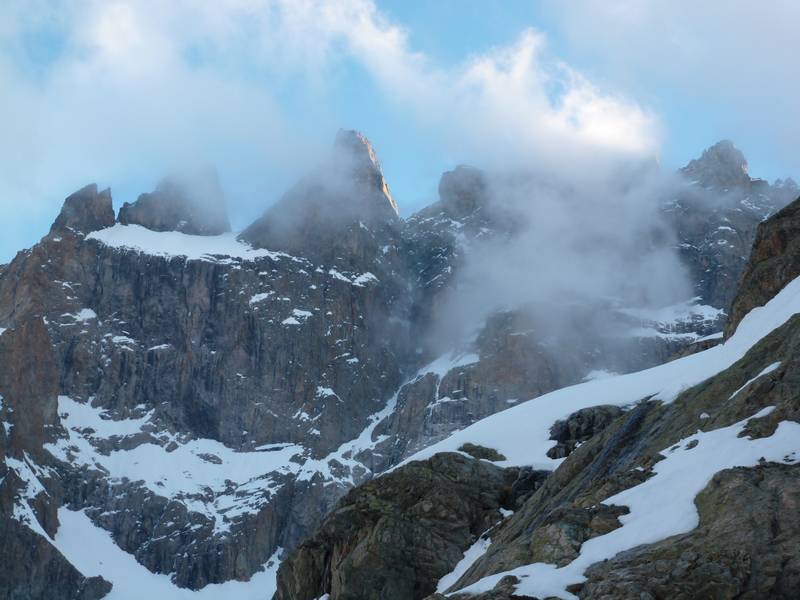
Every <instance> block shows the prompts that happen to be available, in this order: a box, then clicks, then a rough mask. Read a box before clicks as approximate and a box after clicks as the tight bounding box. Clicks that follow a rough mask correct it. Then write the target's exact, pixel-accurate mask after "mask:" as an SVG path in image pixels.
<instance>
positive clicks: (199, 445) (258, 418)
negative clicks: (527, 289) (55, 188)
mask: <svg viewBox="0 0 800 600" xmlns="http://www.w3.org/2000/svg"><path fill="white" fill-rule="evenodd" d="M211 188H212V189H213V188H214V186H211ZM212 196H213V197H214V198H221V192H220V193H219V194H217V193H214V194H212ZM204 200H207V198H206V199H200V200H197V201H196V200H194V199H193V198H192V195H191V193H189V192H187V190H185V189H181V188H180V187H176V186H175V185H174V184H173V183H169V182H168V183H165V184H162V185H160V186H159V187H158V188H157V190H156V191H155V192H153V193H152V194H149V195H144V196H143V197H140V199H139V200H137V202H136V203H134V204H130V205H125V206H123V208H122V209H121V210H120V214H119V215H118V216H117V217H115V215H114V212H113V208H112V203H111V196H110V193H109V192H108V191H105V192H98V191H97V188H96V186H88V187H87V188H84V189H83V190H81V191H79V192H77V193H76V194H74V195H73V196H70V197H69V198H68V199H67V200H66V201H65V204H64V208H63V210H62V213H61V214H60V215H59V217H58V218H57V219H56V222H55V223H54V225H53V228H52V229H51V231H50V233H49V234H48V235H47V236H45V238H43V239H42V241H41V242H40V243H39V244H37V245H36V246H34V248H32V249H31V250H28V251H24V252H22V253H20V254H19V255H18V256H17V257H16V258H15V259H14V261H13V262H12V263H11V264H9V265H7V266H4V267H2V268H0V348H4V345H5V344H11V345H10V346H8V347H7V349H6V350H4V355H5V353H6V352H7V353H8V355H9V356H12V355H13V356H14V357H15V360H17V359H18V360H19V361H28V362H19V363H15V362H5V363H4V364H2V365H0V395H2V396H3V397H4V398H5V399H6V400H5V401H4V404H3V409H2V411H1V412H0V416H2V418H3V419H4V420H5V422H6V424H7V426H6V434H7V435H6V437H5V438H3V444H4V446H3V448H5V450H4V452H5V455H4V456H6V457H7V458H6V459H5V462H4V465H5V467H4V468H5V469H6V470H7V472H8V474H9V475H8V476H7V477H5V479H4V480H3V482H2V483H0V494H2V496H0V498H4V499H5V500H4V503H3V504H2V510H3V514H4V515H5V517H4V520H5V521H8V524H9V525H8V526H9V530H8V536H9V537H8V539H9V540H11V541H10V543H9V544H8V548H9V551H10V552H17V551H21V550H20V549H22V548H30V539H31V537H30V536H31V535H34V536H38V537H35V538H34V539H36V540H37V544H38V545H39V546H41V548H44V549H46V550H41V551H39V550H37V551H36V553H35V556H32V557H31V561H30V562H31V564H32V565H34V564H35V565H39V567H36V568H40V569H42V572H45V571H46V572H47V573H48V574H52V575H49V576H51V577H53V578H54V584H58V585H59V586H61V587H63V589H64V594H65V596H64V597H72V596H70V595H69V594H72V593H73V592H74V593H75V594H84V595H85V596H84V597H86V598H92V597H100V596H101V595H102V594H103V593H105V591H107V589H108V583H107V582H103V581H101V580H99V579H97V578H91V577H90V578H86V577H84V576H83V575H82V574H81V573H80V572H78V571H76V570H75V569H74V567H72V566H71V565H70V564H69V562H68V561H67V560H66V559H64V557H62V556H61V555H60V554H59V553H58V552H57V551H56V550H55V549H54V546H53V545H52V544H51V541H52V540H53V538H54V536H55V534H56V533H57V531H58V524H57V523H58V514H59V511H64V510H72V511H75V510H81V511H84V513H85V514H86V515H87V516H88V518H89V519H90V520H91V522H92V523H93V524H94V526H96V527H98V528H100V529H101V530H103V531H108V532H109V533H110V534H111V536H112V537H113V539H114V541H115V543H116V544H117V545H118V546H119V547H120V548H122V549H123V550H125V551H126V552H129V553H131V554H133V555H134V556H135V557H136V559H137V560H138V562H139V563H140V564H142V565H144V566H145V567H146V568H147V569H149V570H150V571H153V572H156V573H163V574H166V575H169V577H171V579H172V581H173V582H174V583H175V584H176V585H178V586H181V587H188V588H191V589H200V588H203V587H205V586H207V585H210V584H216V583H221V582H224V581H228V580H240V581H244V580H247V579H249V578H250V577H251V576H253V575H254V574H257V573H258V572H259V571H260V569H262V568H263V566H264V565H266V564H269V561H270V560H271V559H272V558H273V557H274V556H275V555H276V553H279V552H280V549H281V548H283V549H286V550H288V549H291V548H294V547H297V545H298V544H299V543H300V542H301V540H303V539H304V538H306V536H308V535H309V534H310V533H311V532H313V531H315V530H316V528H317V526H318V525H319V524H320V521H321V519H322V516H323V515H325V514H327V513H328V512H330V511H331V510H333V509H334V507H335V506H336V503H337V501H338V500H339V499H340V498H341V497H342V496H343V495H344V494H345V493H346V492H347V491H348V490H350V489H351V488H352V487H353V486H355V485H357V484H359V483H362V482H364V481H367V480H369V479H370V478H371V477H372V476H373V475H374V474H376V473H380V472H383V471H385V470H386V469H388V468H390V467H391V466H393V465H396V464H397V463H399V462H401V461H402V460H404V459H406V458H407V457H409V456H411V455H413V454H414V452H416V451H418V450H420V449H422V448H425V447H427V446H429V445H430V444H432V443H434V442H437V441H439V440H442V439H445V438H446V437H447V436H448V435H449V434H451V433H452V432H453V431H455V430H458V429H462V428H464V427H466V426H468V425H470V424H472V423H475V422H477V421H479V420H480V419H482V418H484V417H487V416H489V415H492V414H494V413H497V412H499V411H502V410H504V409H506V408H508V407H510V406H514V405H515V404H517V403H518V402H520V401H523V400H527V399H529V398H532V397H536V396H540V395H542V394H545V393H547V392H549V391H552V390H554V389H558V388H561V387H564V386H566V385H570V384H573V383H578V382H580V381H581V380H582V379H584V378H585V377H586V376H588V375H589V374H590V373H591V372H592V371H593V370H596V369H602V368H606V369H607V370H609V371H612V370H613V371H617V372H626V371H631V370H636V369H637V368H641V367H642V366H649V365H652V364H657V363H659V362H663V361H664V360H666V359H667V358H668V357H669V356H671V355H672V354H674V352H676V351H679V350H680V349H682V348H684V347H686V345H687V343H689V342H693V341H695V340H697V339H698V338H702V337H703V336H705V335H706V334H708V333H711V332H712V331H713V328H714V327H715V325H716V321H715V319H713V318H712V319H706V318H704V317H703V316H702V315H701V316H698V315H692V313H691V311H684V314H687V315H690V316H688V317H687V320H686V321H680V320H678V321H675V320H666V321H658V320H652V319H650V318H649V317H642V316H640V315H627V316H624V317H621V318H622V319H623V323H624V324H625V326H626V327H631V328H637V327H641V326H645V327H647V328H649V330H651V331H653V332H656V333H657V334H658V335H650V334H648V336H646V338H643V339H636V340H635V341H634V344H636V345H638V348H637V349H636V350H635V351H634V352H631V353H629V354H630V356H631V357H632V358H626V359H625V361H622V362H619V363H613V364H612V363H610V362H609V361H608V359H607V357H608V356H609V353H608V352H605V351H604V350H603V349H599V350H597V349H596V350H594V351H593V352H592V353H591V354H590V355H587V354H585V353H584V352H582V351H578V352H577V353H576V354H575V355H574V356H569V357H565V356H556V355H553V354H552V353H548V352H547V351H546V350H545V349H544V348H543V346H542V344H541V340H540V339H539V338H538V337H537V334H536V331H535V328H532V327H531V323H529V322H528V321H527V317H526V314H525V312H524V311H506V312H502V313H498V314H495V315H492V316H491V317H490V318H489V319H488V320H487V321H486V322H485V323H483V324H480V327H479V329H478V335H477V337H476V338H475V339H474V340H473V341H472V342H470V343H468V344H467V345H466V346H465V347H459V348H456V349H448V350H447V351H445V352H444V354H437V353H433V354H432V352H433V351H432V350H431V348H429V347H427V346H426V345H425V344H422V345H420V344H419V341H420V340H421V339H422V336H421V333H422V332H424V331H426V329H427V328H429V325H430V323H431V322H432V321H433V320H434V319H435V318H436V310H437V306H438V302H439V299H440V298H441V294H442V293H444V292H446V291H447V290H448V289H449V288H450V287H451V286H452V285H453V282H454V277H455V276H456V275H457V273H458V271H459V268H460V266H461V265H462V264H463V261H464V260H466V257H467V254H468V252H469V248H470V244H471V243H473V242H474V241H475V240H480V239H481V238H483V237H487V236H494V237H498V238H503V237H504V236H511V235H513V234H514V224H513V219H509V218H508V215H504V214H503V213H502V212H499V211H497V210H494V208H493V206H492V197H491V188H490V186H489V185H488V184H487V181H486V176H485V174H483V173H482V172H481V171H479V170H478V169H474V168H468V167H460V168H458V169H456V170H454V171H452V172H449V173H446V174H445V175H444V176H443V177H442V182H441V185H440V201H439V202H438V203H437V204H435V205H433V206H431V207H429V208H428V209H424V210H423V211H421V212H420V213H417V214H416V215H414V216H412V217H410V218H409V219H407V220H402V219H400V218H399V217H398V215H397V206H396V204H395V202H394V200H393V199H392V197H391V194H390V193H389V191H388V186H387V185H386V182H385V179H384V177H383V174H382V171H381V169H380V165H379V163H378V161H377V158H376V156H375V152H374V150H373V149H372V147H371V145H370V144H369V142H368V141H367V140H366V139H365V138H364V137H363V136H361V135H360V134H357V133H355V132H342V133H340V135H339V136H338V137H337V141H336V143H335V144H334V148H333V151H332V153H331V156H330V158H329V159H328V160H327V161H326V162H325V163H324V164H323V165H321V166H320V167H319V168H318V169H315V170H314V171H313V172H312V173H310V174H309V175H308V176H307V177H306V178H304V179H303V180H302V181H301V182H300V183H299V184H298V185H297V186H295V187H294V188H293V189H292V190H290V191H289V192H287V194H286V195H285V196H284V197H283V198H282V199H281V200H280V201H279V202H278V203H277V204H276V205H274V206H273V207H272V208H271V209H270V210H268V211H267V213H266V214H265V215H264V217H263V218H262V219H260V220H258V221H257V222H256V223H254V224H253V225H252V226H251V227H250V228H248V229H247V230H245V232H243V233H242V234H241V236H239V239H238V240H237V239H236V238H235V237H234V236H233V235H231V234H226V233H225V232H226V231H227V229H229V226H228V225H227V216H224V218H221V217H220V214H219V213H215V211H211V217H209V216H208V215H209V213H208V212H207V211H204V210H203V209H204V208H207V202H205V201H204ZM212 204H213V206H215V207H216V206H217V204H215V203H212ZM29 332H36V333H35V335H34V334H33V333H29ZM20 336H21V337H20ZM32 336H33V337H32ZM15 340H16V341H15ZM578 345H579V344H578ZM420 346H422V347H420ZM34 364H37V365H40V368H45V366H46V372H47V376H46V377H42V376H40V375H37V373H39V371H37V370H36V369H35V368H34V366H33V365H34ZM34 379H35V380H37V385H45V384H46V386H47V387H46V389H43V388H41V387H33V388H30V387H25V386H30V381H33V380H34ZM20 402H24V403H25V404H24V405H22V404H19V403H20ZM21 406H24V410H21V409H20V407H21ZM606 421H607V419H606V418H600V419H590V420H589V421H587V422H586V423H589V422H590V423H591V425H587V424H586V423H584V420H583V419H581V418H578V417H576V419H575V420H573V421H571V423H572V424H567V425H566V426H565V432H562V433H563V434H558V436H557V437H558V438H559V444H561V447H562V453H564V454H569V453H571V452H572V450H574V448H576V447H578V446H580V447H581V448H582V447H583V446H584V445H586V443H588V441H590V439H591V438H592V437H593V436H595V435H596V433H597V432H596V431H595V430H596V429H600V426H601V425H608V424H607V422H606ZM9 432H10V437H8V434H9ZM15 432H16V433H15ZM554 435H556V434H554ZM587 436H589V437H587ZM561 438H563V439H561ZM449 460H451V461H453V460H454V461H456V464H457V465H458V466H457V467H454V466H452V465H451V464H450V463H446V464H441V465H439V464H438V463H436V464H437V465H438V466H437V467H436V469H440V470H441V469H443V470H444V472H445V473H447V474H448V475H447V477H445V479H447V478H448V477H455V478H456V479H458V478H459V477H462V475H457V476H456V475H453V472H455V473H462V472H468V473H472V474H470V475H463V477H465V478H466V480H468V481H471V479H470V478H473V477H475V473H478V474H480V477H479V479H481V478H483V477H484V476H485V477H486V478H487V480H488V481H491V480H493V479H492V478H497V477H500V475H497V474H498V473H501V471H499V470H498V469H499V468H494V467H492V468H489V470H488V471H486V473H484V472H483V471H484V470H485V469H484V468H483V466H481V465H479V466H477V467H476V466H474V465H472V463H470V462H465V461H464V460H462V459H461V458H460V457H458V456H457V457H454V458H451V459H449ZM154 461H155V463H154ZM139 463H141V464H144V465H150V464H158V465H159V469H158V472H153V470H152V469H150V468H144V469H138V468H136V467H135V465H136V464H139ZM26 465H27V466H26ZM404 468H405V467H404ZM432 468H433V467H432ZM436 469H434V471H436ZM452 469H455V471H452ZM401 470H402V469H401ZM186 472H189V473H190V476H186V475H185V473H186ZM398 472H400V471H398ZM437 472H439V471H437ZM439 474H440V475H441V473H439ZM520 476H521V474H520V472H519V471H517V472H511V474H510V475H509V473H505V472H503V473H502V477H501V478H502V479H503V481H506V479H507V478H508V477H511V478H512V479H514V481H517V480H518V479H520ZM430 477H434V478H438V477H439V475H436V473H434V474H433V475H430ZM526 477H527V478H525V477H523V478H522V479H524V480H525V481H528V482H529V484H530V486H532V487H530V489H529V488H526V487H525V485H528V484H527V483H526V484H524V485H523V484H517V488H518V489H524V490H527V491H528V492H530V491H531V490H532V489H533V487H535V486H534V485H533V484H534V483H536V485H538V483H537V482H540V478H539V477H538V476H534V475H530V474H529V476H526ZM531 478H532V479H531ZM438 480H439V479H437V481H438ZM15 482H16V483H15ZM442 485H445V484H444V483H443V484H442ZM520 485H522V487H521V488H520ZM511 487H512V489H513V488H514V484H513V483H512V484H511ZM366 489H371V488H366ZM442 489H444V488H442ZM370 493H372V492H370ZM375 493H378V494H379V495H380V493H379V492H377V491H376V492H375ZM491 493H495V492H491ZM526 493H527V492H526ZM503 494H505V495H503ZM503 494H501V496H502V499H501V500H492V501H491V502H489V504H488V505H490V506H494V505H495V504H497V506H498V507H507V506H511V504H514V506H516V503H517V501H518V500H520V499H521V498H522V496H521V495H519V494H518V493H517V492H514V494H517V495H514V494H512V496H513V499H510V498H511V497H509V496H508V495H507V494H506V493H505V492H504V493H503ZM355 497H356V498H358V497H359V496H358V493H356V496H355ZM498 497H499V496H498ZM389 500H390V498H389ZM493 502H494V503H495V504H492V503H493ZM509 503H511V504H509ZM488 505H487V506H488ZM411 506H416V505H415V504H413V503H412V504H411V505H409V507H411ZM409 507H406V508H409ZM406 508H404V509H403V510H402V511H400V512H401V513H403V512H404V511H405V510H406ZM337 510H338V509H337ZM491 510H493V511H495V512H492V513H491V514H492V516H491V518H489V517H485V516H484V517H481V519H483V520H482V521H481V524H480V527H483V525H485V524H486V523H485V522H484V521H486V519H489V520H491V521H492V522H494V519H495V517H496V516H497V515H496V512H497V510H499V509H494V508H492V509H491ZM503 510H511V509H510V508H503ZM490 512H491V511H490ZM601 517H602V519H605V518H606V516H601ZM372 518H373V517H369V518H368V519H367V522H371V521H370V520H369V519H372ZM403 518H406V517H403ZM469 518H473V517H469ZM445 521H447V519H445ZM37 523H38V527H39V528H41V531H40V530H39V529H37ZM469 523H470V524H469V525H468V526H467V527H466V529H463V530H461V533H460V534H459V535H457V536H455V537H448V536H449V534H447V535H445V538H446V539H447V540H450V541H449V542H448V543H449V546H447V547H448V548H449V550H447V552H446V553H445V554H444V556H445V557H447V560H446V561H445V562H441V563H440V564H439V566H438V567H437V568H438V569H439V571H441V569H442V568H444V566H445V565H446V564H449V563H448V562H447V561H450V560H451V559H452V558H453V557H454V556H457V555H458V553H459V552H462V551H463V548H462V546H463V545H464V544H465V543H466V541H467V540H469V539H472V537H474V536H475V535H476V531H477V528H479V527H478V525H476V524H475V523H473V522H472V521H470V522H469ZM442 526H443V527H445V529H446V528H447V526H448V525H447V523H444V524H442ZM32 531H33V532H34V533H33V534H31V532H32ZM465 531H469V535H466V534H465V533H464V532H465ZM351 542H352V540H350V541H348V542H347V544H346V545H348V547H349V544H350V543H351ZM377 547H380V546H379V545H378V546H376V548H377ZM337 552H339V550H337ZM48 553H49V554H48ZM314 560H316V559H314ZM354 564H358V562H357V561H356V562H355V563H354ZM439 571H436V572H435V573H438V572H439ZM431 573H434V572H433V571H432V572H431ZM435 573H434V574H430V576H429V577H428V579H427V580H426V581H427V583H425V586H427V587H421V588H419V590H422V589H424V590H426V591H425V593H426V594H427V593H429V592H431V591H434V590H433V589H430V583H431V581H433V580H434V579H435V576H434V575H435ZM4 575H5V576H6V577H5V579H3V578H0V586H5V587H2V588H0V589H2V590H3V591H4V592H8V593H12V592H13V590H18V591H19V590H24V589H25V587H24V586H25V585H26V582H25V577H26V576H25V575H24V574H22V573H19V572H14V571H8V572H7V573H4ZM387 585H388V584H387ZM387 589H388V588H387ZM84 590H85V591H84ZM13 593H17V592H13ZM19 593H23V592H22V591H19ZM414 593H415V594H416V593H417V592H414ZM76 597H81V596H79V595H78V596H76ZM414 597H420V596H414Z"/></svg>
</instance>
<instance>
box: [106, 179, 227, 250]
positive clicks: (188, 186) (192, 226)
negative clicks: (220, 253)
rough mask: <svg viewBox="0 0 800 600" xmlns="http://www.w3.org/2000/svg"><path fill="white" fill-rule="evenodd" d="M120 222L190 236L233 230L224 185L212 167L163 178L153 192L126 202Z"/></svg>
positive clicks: (120, 215) (120, 212) (120, 213)
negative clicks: (229, 219) (222, 185)
mask: <svg viewBox="0 0 800 600" xmlns="http://www.w3.org/2000/svg"><path fill="white" fill-rule="evenodd" d="M119 222H120V223H122V224H123V225H141V226H143V227H146V228H148V229H152V230H153V231H180V232H182V233H187V234H191V235H219V234H221V233H226V232H228V231H230V229H231V226H230V222H229V221H228V215H227V211H226V208H225V196H224V194H223V192H222V187H221V186H220V183H219V179H218V177H217V173H216V170H214V169H210V168H206V169H199V170H194V171H192V172H189V173H181V174H178V175H173V176H170V177H167V178H165V179H163V180H162V181H161V182H160V183H159V184H158V186H157V187H156V189H155V190H154V191H153V192H150V193H145V194H142V195H141V196H139V198H138V199H137V200H136V202H133V203H129V202H126V203H125V204H123V205H122V208H121V209H120V211H119Z"/></svg>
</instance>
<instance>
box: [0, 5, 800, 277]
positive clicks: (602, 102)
mask: <svg viewBox="0 0 800 600" xmlns="http://www.w3.org/2000/svg"><path fill="white" fill-rule="evenodd" d="M687 15H690V18H687ZM799 18H800V8H798V5H797V3H793V2H781V1H777V0H776V1H775V2H774V3H770V10H769V11H765V10H763V9H762V8H760V7H759V6H758V5H757V4H756V3H746V2H739V1H736V0H732V1H730V2H721V1H720V2H714V1H712V2H709V3H706V4H705V5H704V6H701V7H697V6H696V5H695V4H694V3H689V2H680V1H676V2H671V3H656V2H647V1H645V0H642V1H641V2H630V1H628V0H618V1H609V2H594V1H591V0H577V1H576V2H571V3H569V4H568V5H567V4H566V3H561V2H549V1H548V2H533V1H522V0H507V1H503V2H501V1H494V2H490V1H488V0H487V1H483V2H479V1H477V0H459V1H456V0H440V1H437V2H423V1H421V0H406V1H402V2H401V1H388V0H384V1H380V0H379V1H377V2H376V3H373V2H371V1H370V0H342V1H341V2H338V3H336V4H335V5H334V4H333V3H325V2H320V1H318V0H296V1H292V2H289V1H288V0H230V1H229V2H208V3H191V2H188V0H177V1H176V2H173V3H163V2H156V1H155V0H139V1H136V2H134V1H132V0H131V1H125V0H109V1H104V2H100V1H93V0H84V1H79V2H74V3H56V2H49V1H47V0H38V1H35V2H22V1H17V0H10V1H9V2H6V3H3V6H2V7H0V89H2V90H3V92H2V93H0V115H2V116H0V119H2V121H0V125H2V126H3V127H2V129H3V131H5V132H6V134H5V135H4V136H3V137H2V138H0V208H2V210H3V215H4V219H3V236H2V237H1V238H0V262H4V261H7V260H9V259H10V258H11V257H12V256H13V254H14V252H15V251H17V250H19V249H21V248H23V247H27V246H30V245H31V244H33V243H35V242H36V240H38V239H39V237H41V236H42V235H43V234H44V233H46V231H47V229H48V227H49V225H50V223H51V222H52V220H53V218H54V217H55V215H56V214H57V212H58V209H59V207H60V204H61V202H62V200H63V198H64V197H65V196H66V195H68V194H69V193H70V192H71V191H73V190H74V189H77V188H78V187H80V186H82V185H84V184H85V183H88V182H91V181H97V182H98V183H99V184H100V185H104V186H105V185H108V186H111V188H112V193H113V195H114V198H115V203H116V205H117V206H119V205H120V204H121V202H123V201H128V200H133V199H135V197H136V196H137V195H138V193H141V192H143V191H148V190H149V189H152V187H153V186H154V185H155V183H156V182H157V180H158V179H159V178H160V177H161V176H162V175H164V174H165V173H167V172H168V171H169V170H171V169H173V168H175V167H176V166H179V165H180V164H182V163H192V162H207V163H212V164H214V165H216V167H217V168H218V170H219V173H220V176H221V179H222V182H223V185H224V187H225V189H226V192H227V194H228V196H229V200H230V203H231V212H232V220H233V222H234V225H235V226H238V227H243V226H244V225H246V224H247V222H248V221H250V220H252V219H253V218H255V217H256V216H258V215H259V214H260V213H261V212H262V211H263V210H264V209H265V208H266V207H267V206H269V204H271V203H272V202H274V201H275V200H276V199H277V198H278V197H279V196H280V195H281V193H282V192H283V191H284V190H285V189H286V187H287V186H289V185H291V183H292V182H293V181H294V180H295V179H296V178H297V177H298V176H299V175H301V174H302V173H303V172H304V170H305V169H307V168H308V166H309V165H310V164H312V163H313V162H314V161H315V160H317V159H318V158H319V157H320V156H321V155H322V153H323V152H324V151H325V149H326V148H327V147H328V146H329V144H330V142H331V140H332V139H333V135H334V134H335V131H336V129H337V128H338V127H347V128H355V129H359V130H360V131H362V132H363V133H365V134H366V135H367V136H368V137H369V138H370V139H371V140H372V141H373V144H374V145H375V147H376V150H377V151H378V154H379V157H380V159H381V161H382V163H383V166H384V171H385V173H386V176H387V179H388V181H389V184H390V187H391V188H392V190H393V192H394V194H395V196H396V199H397V200H398V203H399V205H400V207H401V211H402V212H403V213H404V214H409V213H410V212H413V210H415V209H418V208H420V207H422V206H424V205H425V204H428V203H429V202H431V201H432V200H434V199H435V197H436V186H437V183H438V179H439V176H440V175H441V173H442V172H443V171H444V170H447V169H450V168H452V167H453V166H455V165H456V164H459V163H462V162H469V163H473V164H478V165H482V166H486V167H489V168H497V167H500V166H505V165H511V166H531V165H535V166H537V167H539V168H542V169H545V170H549V169H555V170H558V169H566V170H567V172H572V173H579V172H581V169H591V168H599V167H598V165H602V164H604V160H605V157H608V156H616V157H618V156H626V157H627V156H631V157H634V158H650V157H657V158H658V159H659V160H660V161H661V162H662V164H663V165H664V166H665V167H666V168H669V169H674V168H676V167H678V166H681V165H682V164H684V163H686V162H687V161H688V160H689V159H691V158H693V157H695V156H697V155H698V154H699V153H700V152H701V151H702V149H703V148H704V147H706V146H708V145H710V144H711V143H713V142H715V141H717V140H718V139H721V138H730V139H733V140H734V141H735V142H736V143H737V144H738V145H739V147H740V148H741V149H742V150H743V151H744V152H745V154H746V155H747V157H748V159H749V161H750V166H751V173H752V174H753V175H756V176H762V177H767V178H770V179H774V178H776V177H781V176H786V175H792V176H795V177H796V176H797V175H798V174H800V153H797V152H796V151H794V147H795V146H796V142H795V141H796V139H798V136H800V118H798V117H800V114H798V112H799V111H798V108H797V107H796V106H797V103H796V102H795V99H796V98H797V93H798V92H800V86H799V85H798V81H797V75H796V74H797V73H798V72H800V69H798V67H799V66H800V64H798V59H797V58H796V54H797V53H795V52H792V49H793V47H794V42H793V41H792V40H793V36H794V29H795V27H794V24H796V23H798V22H800V20H799ZM567 167H569V168H568V169H567Z"/></svg>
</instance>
